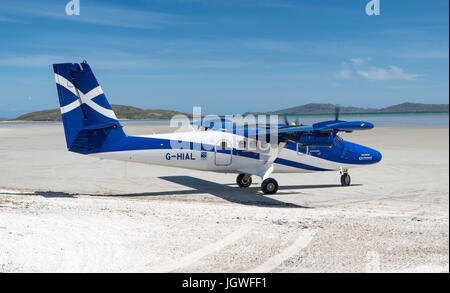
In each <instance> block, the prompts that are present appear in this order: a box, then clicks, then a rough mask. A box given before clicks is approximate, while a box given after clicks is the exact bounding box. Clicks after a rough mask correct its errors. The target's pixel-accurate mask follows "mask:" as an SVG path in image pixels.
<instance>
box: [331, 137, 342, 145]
mask: <svg viewBox="0 0 450 293" xmlns="http://www.w3.org/2000/svg"><path fill="white" fill-rule="evenodd" d="M342 141H343V139H342V138H341V137H340V136H339V135H336V136H335V137H334V143H333V144H334V145H340V144H341V143H342Z"/></svg>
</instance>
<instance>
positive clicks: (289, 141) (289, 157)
mask: <svg viewBox="0 0 450 293" xmlns="http://www.w3.org/2000/svg"><path fill="white" fill-rule="evenodd" d="M53 69H54V73H55V80H56V86H57V90H58V96H59V102H60V105H61V114H62V120H63V124H64V131H65V136H66V142H67V148H68V150H69V151H71V152H75V153H79V154H84V155H91V156H96V157H99V158H102V159H112V160H121V161H130V162H138V163H146V164H156V165H164V166H172V167H179V168H187V169H196V170H205V171H213V172H222V173H236V174H238V176H237V184H238V185H239V186H240V187H242V188H245V187H249V186H250V185H251V183H252V175H255V176H258V177H260V178H261V179H262V184H261V188H262V191H263V192H264V193H265V194H274V193H276V192H277V190H278V183H277V181H276V180H275V179H273V178H271V177H270V176H271V174H272V173H274V172H280V173H305V172H320V171H339V172H340V174H341V184H342V185H343V186H348V185H350V175H349V174H348V169H350V168H352V167H356V166H362V165H369V164H374V163H377V162H379V161H380V160H381V154H380V152H378V151H376V150H374V149H371V148H368V147H365V146H362V145H359V144H355V143H352V142H348V141H344V140H343V139H342V138H340V137H339V136H338V133H339V132H352V131H355V130H366V129H371V128H373V124H371V123H369V122H364V121H351V122H347V121H341V120H339V119H338V113H337V114H336V119H335V120H332V121H324V122H320V123H316V124H313V125H312V126H305V125H297V124H296V125H290V123H287V122H286V123H284V124H260V125H253V126H251V125H238V126H237V127H236V125H233V127H231V128H227V127H223V126H224V124H225V123H222V124H221V123H219V124H221V125H220V127H218V126H217V123H210V124H209V125H206V124H207V123H203V122H201V123H200V125H199V127H198V128H197V129H195V128H194V127H191V130H190V131H187V132H174V133H166V134H154V135H146V136H128V135H126V134H125V132H124V131H123V128H122V125H121V124H120V122H119V120H118V119H117V117H116V115H115V114H114V111H113V110H112V108H111V106H110V104H109V103H108V101H107V99H106V97H105V95H104V93H103V90H102V88H101V87H100V85H99V84H98V82H97V80H96V78H95V76H94V74H93V72H92V70H91V68H90V66H89V65H88V63H86V62H85V61H83V62H82V63H62V64H54V65H53ZM221 122H225V121H224V120H222V121H221ZM192 126H193V125H192ZM269 137H270V139H269ZM274 138H275V139H274ZM267 146H269V147H267Z"/></svg>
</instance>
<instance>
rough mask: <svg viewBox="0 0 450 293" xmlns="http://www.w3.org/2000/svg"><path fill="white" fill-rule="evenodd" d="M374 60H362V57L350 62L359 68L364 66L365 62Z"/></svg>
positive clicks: (352, 59)
mask: <svg viewBox="0 0 450 293" xmlns="http://www.w3.org/2000/svg"><path fill="white" fill-rule="evenodd" d="M370 60H372V58H361V57H357V58H351V59H350V61H351V62H352V64H353V65H354V66H359V65H363V64H364V63H365V62H367V61H370Z"/></svg>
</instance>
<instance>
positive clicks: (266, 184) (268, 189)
mask: <svg viewBox="0 0 450 293" xmlns="http://www.w3.org/2000/svg"><path fill="white" fill-rule="evenodd" d="M261 189H262V191H263V192H264V193H265V194H274V193H277V191H278V182H277V181H276V180H275V179H273V178H267V179H266V180H264V181H263V182H262V184H261Z"/></svg>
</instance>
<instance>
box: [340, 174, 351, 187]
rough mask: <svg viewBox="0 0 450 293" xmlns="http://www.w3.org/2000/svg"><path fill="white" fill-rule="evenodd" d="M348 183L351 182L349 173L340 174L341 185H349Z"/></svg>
mask: <svg viewBox="0 0 450 293" xmlns="http://www.w3.org/2000/svg"><path fill="white" fill-rule="evenodd" d="M350 183H351V178H350V175H348V174H342V176H341V185H342V186H349V185H350Z"/></svg>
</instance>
